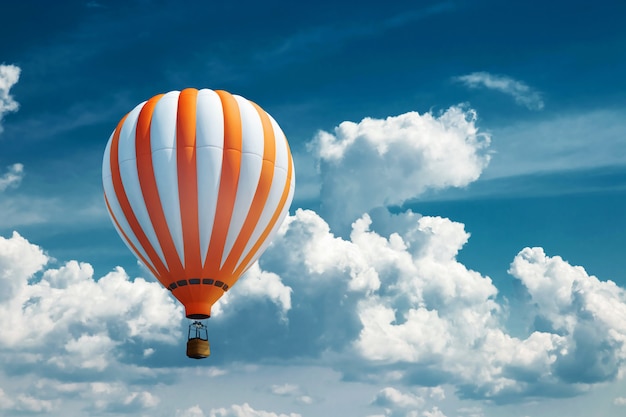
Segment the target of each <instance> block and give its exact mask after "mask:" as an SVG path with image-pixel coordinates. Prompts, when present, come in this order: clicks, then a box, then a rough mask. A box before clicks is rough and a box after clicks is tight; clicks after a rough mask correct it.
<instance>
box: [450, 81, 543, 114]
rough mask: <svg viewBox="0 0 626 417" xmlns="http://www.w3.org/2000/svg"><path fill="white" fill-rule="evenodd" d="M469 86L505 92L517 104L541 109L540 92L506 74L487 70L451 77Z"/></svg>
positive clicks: (532, 108)
mask: <svg viewBox="0 0 626 417" xmlns="http://www.w3.org/2000/svg"><path fill="white" fill-rule="evenodd" d="M453 79H454V80H455V81H458V82H461V83H463V84H465V85H466V86H467V87H469V88H487V89H489V90H495V91H499V92H501V93H504V94H507V95H509V96H511V97H513V99H515V102H516V103H517V104H519V105H522V106H524V107H526V108H528V109H530V110H541V109H543V107H544V102H543V99H542V97H541V93H539V92H537V91H535V90H534V89H532V88H531V87H529V86H528V85H526V84H525V83H523V82H521V81H518V80H515V79H513V78H511V77H508V76H506V75H496V74H490V73H488V72H482V71H481V72H473V73H471V74H467V75H460V76H458V77H454V78H453Z"/></svg>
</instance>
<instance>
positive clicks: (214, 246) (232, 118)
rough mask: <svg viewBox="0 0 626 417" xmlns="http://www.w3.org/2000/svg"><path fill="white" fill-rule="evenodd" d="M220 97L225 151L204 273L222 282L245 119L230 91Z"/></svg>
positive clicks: (219, 91)
mask: <svg viewBox="0 0 626 417" xmlns="http://www.w3.org/2000/svg"><path fill="white" fill-rule="evenodd" d="M216 93H217V94H218V95H219V97H220V100H221V102H222V108H223V113H224V151H223V155H222V173H221V176H220V186H219V192H218V197H217V207H216V210H215V220H214V222H213V231H212V233H211V241H210V242H209V249H208V251H207V256H206V260H205V263H204V270H203V276H205V277H210V278H221V277H218V276H217V274H218V272H219V271H220V264H221V262H222V255H223V253H224V246H225V244H226V236H227V235H228V228H229V226H230V221H231V217H232V214H233V208H234V206H235V198H236V197H237V186H238V185H239V173H240V170H241V150H242V128H241V115H240V114H239V106H238V105H237V101H236V100H235V98H234V97H233V96H232V95H230V94H229V93H227V92H226V91H221V90H218V91H216Z"/></svg>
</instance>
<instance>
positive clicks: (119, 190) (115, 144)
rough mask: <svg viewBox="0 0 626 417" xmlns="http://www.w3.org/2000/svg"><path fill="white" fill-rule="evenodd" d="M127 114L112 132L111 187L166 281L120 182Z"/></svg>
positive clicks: (160, 275) (155, 254)
mask: <svg viewBox="0 0 626 417" xmlns="http://www.w3.org/2000/svg"><path fill="white" fill-rule="evenodd" d="M146 104H147V103H146ZM127 116H128V115H126V116H124V117H123V118H122V120H120V122H119V123H118V125H117V128H116V129H115V133H114V134H113V140H112V142H111V174H112V178H111V179H112V181H113V189H114V190H115V195H116V197H117V200H118V202H119V203H120V207H121V209H122V212H123V213H124V217H125V218H126V221H127V222H128V225H129V226H130V228H131V230H132V231H133V233H134V234H135V236H136V237H137V240H138V241H139V244H140V245H141V247H142V248H143V250H144V251H145V252H146V254H147V255H148V258H149V259H150V261H151V262H152V264H153V265H154V267H155V268H156V270H157V274H156V278H157V279H158V280H159V281H161V282H167V281H168V280H169V279H168V276H169V272H168V270H167V268H166V267H165V265H163V262H161V258H159V255H158V254H157V253H156V251H155V250H154V248H153V247H152V244H150V241H149V240H148V238H147V237H146V234H145V233H144V231H143V230H142V229H141V226H140V225H139V221H138V220H137V217H136V216H135V213H134V212H133V209H132V207H131V206H130V202H129V201H128V196H126V191H125V190H124V185H123V184H122V176H121V174H120V165H119V142H120V132H121V130H122V126H123V125H124V121H125V120H126V117H127Z"/></svg>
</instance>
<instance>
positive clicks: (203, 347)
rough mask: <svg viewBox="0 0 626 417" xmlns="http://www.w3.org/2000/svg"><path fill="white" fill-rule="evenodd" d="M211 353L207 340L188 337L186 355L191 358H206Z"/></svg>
mask: <svg viewBox="0 0 626 417" xmlns="http://www.w3.org/2000/svg"><path fill="white" fill-rule="evenodd" d="M210 354H211V348H210V347H209V341H208V340H202V339H189V340H188V341H187V356H188V357H190V358H192V359H204V358H208V357H209V355H210Z"/></svg>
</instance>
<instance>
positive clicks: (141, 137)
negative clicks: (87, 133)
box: [135, 94, 183, 279]
mask: <svg viewBox="0 0 626 417" xmlns="http://www.w3.org/2000/svg"><path fill="white" fill-rule="evenodd" d="M161 97H163V94H160V95H158V96H154V97H152V98H151V99H150V100H148V101H147V102H146V104H145V105H144V106H143V108H142V109H141V112H140V113H139V118H138V119H137V133H136V136H135V152H136V154H137V172H138V174H139V184H140V186H141V192H142V194H143V199H144V201H145V202H146V208H147V209H148V215H149V216H150V221H151V222H152V227H154V231H155V233H156V236H157V239H158V240H159V244H160V245H161V250H162V251H163V255H164V256H165V261H166V262H167V266H168V267H169V271H170V276H172V277H173V278H175V279H178V277H181V278H183V267H182V264H181V262H180V258H179V257H178V252H177V251H176V246H175V245H174V240H173V239H172V235H171V233H170V230H169V227H168V225H167V220H166V219H165V213H164V212H163V207H162V206H161V198H160V196H159V190H158V188H157V183H156V178H155V176H154V165H153V161H152V148H151V146H150V124H151V122H152V114H153V113H154V108H155V107H156V104H157V102H158V101H159V100H160V99H161ZM173 197H174V196H163V198H173Z"/></svg>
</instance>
